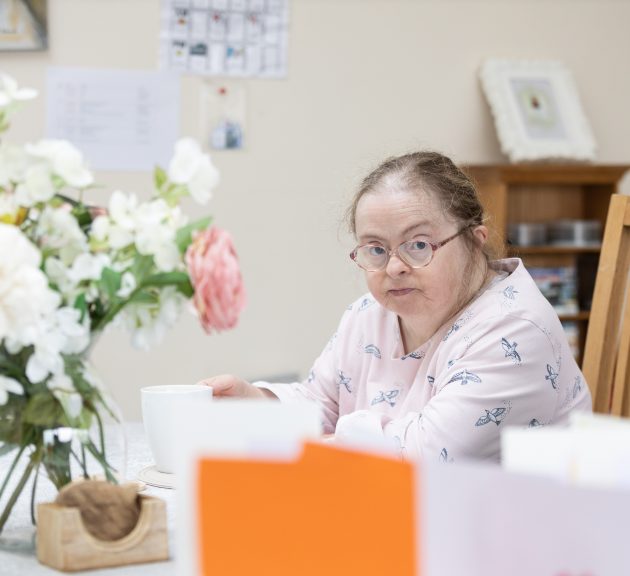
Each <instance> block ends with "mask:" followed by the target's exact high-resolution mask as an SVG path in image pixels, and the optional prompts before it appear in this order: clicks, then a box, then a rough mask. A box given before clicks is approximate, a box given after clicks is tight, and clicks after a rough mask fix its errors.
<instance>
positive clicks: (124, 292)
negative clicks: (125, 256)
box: [116, 272, 138, 298]
mask: <svg viewBox="0 0 630 576" xmlns="http://www.w3.org/2000/svg"><path fill="white" fill-rule="evenodd" d="M137 285H138V283H137V282H136V277H135V276H134V275H133V274H132V273H131V272H125V273H123V275H122V278H121V280H120V288H119V289H118V292H116V296H118V297H119V298H128V297H129V296H130V295H131V293H132V292H133V291H134V290H135V289H136V286H137Z"/></svg>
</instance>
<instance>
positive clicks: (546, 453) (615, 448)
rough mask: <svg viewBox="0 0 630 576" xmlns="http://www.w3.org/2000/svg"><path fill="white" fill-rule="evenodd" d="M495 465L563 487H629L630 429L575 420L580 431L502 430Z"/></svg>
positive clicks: (617, 424)
mask: <svg viewBox="0 0 630 576" xmlns="http://www.w3.org/2000/svg"><path fill="white" fill-rule="evenodd" d="M586 422H590V424H586ZM501 463H502V465H503V467H504V468H505V469H506V470H509V471H512V472H520V473H526V474H535V475H538V476H546V477H549V478H554V479H556V480H559V481H561V482H563V483H569V484H575V485H579V486H590V487H595V488H624V487H625V488H630V426H629V425H628V424H625V423H619V422H617V421H615V420H613V421H611V422H607V421H606V420H601V419H596V420H591V419H588V420H586V421H585V420H580V427H570V428H559V427H544V428H543V427H538V428H533V429H521V428H515V427H514V428H506V429H505V430H504V431H503V433H502V434H501Z"/></svg>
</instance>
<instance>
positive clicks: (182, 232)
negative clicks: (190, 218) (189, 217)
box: [175, 216, 212, 254]
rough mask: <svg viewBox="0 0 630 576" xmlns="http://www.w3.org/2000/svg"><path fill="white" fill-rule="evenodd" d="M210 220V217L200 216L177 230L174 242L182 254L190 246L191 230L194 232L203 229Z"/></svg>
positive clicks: (208, 224)
mask: <svg viewBox="0 0 630 576" xmlns="http://www.w3.org/2000/svg"><path fill="white" fill-rule="evenodd" d="M210 222H212V217H211V216H206V217H205V218H201V220H196V221H195V222H191V223H190V224H188V225H187V226H184V227H183V228H180V229H179V230H178V231H177V235H176V236H175V242H176V243H177V247H178V248H179V251H180V252H181V253H182V254H184V253H185V252H186V250H187V249H188V246H190V244H191V242H192V235H193V232H196V231H197V230H205V229H206V228H207V227H208V226H210Z"/></svg>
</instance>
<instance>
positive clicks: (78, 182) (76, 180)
mask: <svg viewBox="0 0 630 576" xmlns="http://www.w3.org/2000/svg"><path fill="white" fill-rule="evenodd" d="M25 148H26V151H27V152H28V153H29V154H30V155H31V156H34V157H36V158H42V159H44V160H47V161H48V162H49V163H50V169H51V171H52V172H54V173H55V174H57V175H58V176H60V177H61V178H62V179H63V180H64V182H66V183H67V184H68V185H69V186H74V187H75V188H85V187H86V186H89V185H90V184H92V183H93V182H94V176H93V175H92V173H91V172H90V171H89V170H88V169H87V167H86V166H85V163H84V161H83V154H81V152H80V151H79V150H78V149H77V148H75V147H74V146H73V145H72V144H70V142H68V141H67V140H40V141H39V142H37V143H36V144H27V145H26V147H25Z"/></svg>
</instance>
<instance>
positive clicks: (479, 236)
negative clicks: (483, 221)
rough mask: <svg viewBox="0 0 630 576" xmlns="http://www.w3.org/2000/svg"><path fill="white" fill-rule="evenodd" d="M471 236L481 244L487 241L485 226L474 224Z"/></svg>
mask: <svg viewBox="0 0 630 576" xmlns="http://www.w3.org/2000/svg"><path fill="white" fill-rule="evenodd" d="M473 236H474V237H475V240H477V242H479V245H480V246H483V245H484V244H485V243H486V242H487V241H488V228H486V227H485V226H475V228H473Z"/></svg>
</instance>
